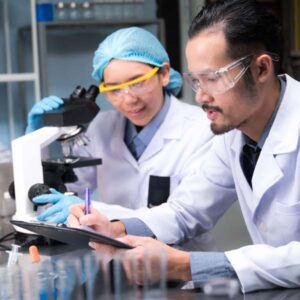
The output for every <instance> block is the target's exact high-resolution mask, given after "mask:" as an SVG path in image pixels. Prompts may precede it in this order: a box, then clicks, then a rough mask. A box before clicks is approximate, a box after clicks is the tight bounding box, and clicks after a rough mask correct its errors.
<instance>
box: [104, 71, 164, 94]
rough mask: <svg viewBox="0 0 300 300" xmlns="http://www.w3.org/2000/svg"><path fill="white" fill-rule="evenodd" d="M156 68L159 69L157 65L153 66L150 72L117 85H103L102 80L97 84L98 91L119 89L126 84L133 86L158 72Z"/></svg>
mask: <svg viewBox="0 0 300 300" xmlns="http://www.w3.org/2000/svg"><path fill="white" fill-rule="evenodd" d="M158 70H159V67H154V68H153V69H152V70H151V71H150V72H148V73H146V74H145V75H142V76H140V77H138V78H136V79H133V80H130V81H128V82H124V83H120V84H117V85H105V82H104V81H103V82H101V83H100V85H99V91H100V93H103V92H109V91H115V90H120V89H122V88H124V87H127V86H128V87H129V86H130V87H133V86H134V85H137V83H140V82H142V81H145V80H147V79H150V78H151V77H152V76H154V75H155V74H156V73H157V72H158Z"/></svg>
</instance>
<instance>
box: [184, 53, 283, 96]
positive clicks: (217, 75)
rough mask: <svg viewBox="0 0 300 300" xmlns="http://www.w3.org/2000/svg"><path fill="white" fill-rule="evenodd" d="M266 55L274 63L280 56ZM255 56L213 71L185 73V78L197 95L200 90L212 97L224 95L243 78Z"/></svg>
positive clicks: (248, 56) (245, 57) (250, 55)
mask: <svg viewBox="0 0 300 300" xmlns="http://www.w3.org/2000/svg"><path fill="white" fill-rule="evenodd" d="M263 54H264V53H263ZM266 54H269V55H270V56H271V57H272V59H273V60H274V61H278V60H279V56H278V55H277V54H274V53H266ZM254 56H255V55H254V54H249V55H247V56H244V57H242V58H240V59H238V60H236V61H234V62H232V63H230V64H228V65H226V66H224V67H222V68H219V69H216V70H213V71H207V72H202V73H201V72H199V73H193V72H186V73H183V76H184V77H185V79H186V81H187V82H188V84H189V85H190V86H191V87H192V89H193V90H194V91H195V92H196V93H197V91H198V90H199V89H201V90H202V91H204V92H206V93H208V94H211V95H217V94H223V93H225V92H227V91H228V90H230V89H232V88H233V87H234V86H235V85H236V83H237V82H238V81H239V80H240V79H241V78H242V77H243V75H244V74H245V73H246V71H247V70H248V68H249V67H250V64H251V61H252V59H253V57H254Z"/></svg>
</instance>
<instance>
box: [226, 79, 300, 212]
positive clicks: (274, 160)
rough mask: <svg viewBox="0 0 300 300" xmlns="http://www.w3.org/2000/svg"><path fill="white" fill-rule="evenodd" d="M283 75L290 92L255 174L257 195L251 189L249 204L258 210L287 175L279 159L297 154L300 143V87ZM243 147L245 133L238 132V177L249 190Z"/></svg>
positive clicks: (281, 107) (236, 145)
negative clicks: (241, 156)
mask: <svg viewBox="0 0 300 300" xmlns="http://www.w3.org/2000/svg"><path fill="white" fill-rule="evenodd" d="M283 76H285V77H286V82H287V85H286V91H285V94H284V96H283V99H282V103H281V105H280V107H279V109H278V112H277V115H276V118H275V120H274V123H273V125H272V127H271V130H270V133H269V135H268V137H267V139H266V141H265V144H264V146H263V148H262V150H261V154H260V157H259V159H258V161H257V164H256V168H255V170H254V173H253V178H252V182H253V193H251V190H250V188H249V192H250V194H251V195H252V199H251V203H248V204H249V206H251V207H252V209H253V208H254V211H255V209H256V208H257V206H258V204H260V203H261V202H262V201H263V196H264V194H265V193H266V191H267V190H269V189H270V187H271V186H273V185H275V184H276V183H277V182H278V181H280V179H281V178H282V177H283V176H284V174H283V172H282V170H281V168H280V166H279V165H278V158H279V157H280V155H284V154H287V153H290V152H293V151H295V149H296V147H297V144H298V139H299V137H298V127H299V125H298V123H299V115H300V107H299V99H298V95H299V94H300V88H299V86H300V84H299V82H297V81H295V80H294V79H292V78H291V77H289V76H288V75H283ZM229 134H230V133H229ZM242 146H243V137H242V133H241V132H237V130H236V132H235V137H234V139H233V142H232V144H231V150H232V151H234V152H235V165H236V166H239V169H238V170H237V176H238V178H239V179H240V184H241V185H242V186H244V187H245V185H246V184H247V182H246V179H245V177H244V174H243V172H242V170H241V167H240V164H239V154H240V151H241V148H242ZM268 170H272V171H271V172H270V171H268ZM253 206H254V207H253Z"/></svg>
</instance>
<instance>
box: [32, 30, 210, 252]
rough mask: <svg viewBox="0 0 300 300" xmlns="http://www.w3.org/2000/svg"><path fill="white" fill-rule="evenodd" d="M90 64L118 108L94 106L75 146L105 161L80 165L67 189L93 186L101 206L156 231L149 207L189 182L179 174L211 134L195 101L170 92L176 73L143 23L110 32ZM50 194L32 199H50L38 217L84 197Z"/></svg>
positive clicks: (192, 164) (51, 101)
mask: <svg viewBox="0 0 300 300" xmlns="http://www.w3.org/2000/svg"><path fill="white" fill-rule="evenodd" d="M93 69H94V70H93V73H92V76H93V78H94V79H95V80H96V81H97V82H98V83H99V89H100V92H102V93H104V94H105V96H106V99H107V100H108V101H109V102H110V103H111V104H112V105H113V106H114V108H115V111H108V112H100V113H98V115H97V116H96V117H95V119H94V120H93V121H92V122H91V124H90V125H89V128H88V130H87V133H86V135H87V137H88V138H89V140H90V143H89V144H88V145H87V146H86V147H84V148H83V147H81V148H74V151H73V154H74V155H84V156H87V155H90V156H93V157H101V158H102V161H103V164H102V165H100V166H97V167H88V168H79V169H77V170H76V175H77V176H78V181H77V182H76V183H75V184H69V185H68V190H72V191H75V192H77V193H78V195H79V196H80V197H82V196H83V193H84V190H85V188H86V187H89V188H90V189H91V190H93V191H94V190H96V189H97V191H98V198H99V199H98V200H99V201H97V202H96V201H95V202H94V203H93V205H94V206H95V207H96V208H97V209H98V210H99V211H100V212H101V213H103V214H104V215H106V216H108V218H109V219H122V220H123V219H124V223H126V222H127V221H128V220H127V221H125V218H126V219H128V218H137V217H138V219H139V221H140V222H143V223H144V224H146V226H148V227H149V228H150V229H151V230H152V232H153V233H154V235H155V236H157V237H158V238H159V233H160V232H161V230H162V228H159V226H157V224H153V222H151V216H150V217H149V215H148V214H147V212H148V211H149V209H151V207H153V206H157V205H164V203H165V202H166V201H168V197H169V195H170V194H171V193H173V192H174V191H178V190H180V189H182V190H184V189H185V188H187V187H185V184H184V178H185V177H186V176H187V175H189V174H191V173H193V172H194V171H195V170H197V169H199V168H201V166H202V164H203V161H204V156H205V154H206V153H207V152H208V149H209V147H210V144H211V140H212V137H213V134H212V132H211V131H210V129H209V122H208V121H207V120H206V118H205V116H204V114H203V112H202V110H201V109H200V108H198V107H195V106H192V105H188V104H185V103H183V102H180V101H179V100H178V99H177V98H176V97H175V96H176V95H177V94H178V93H179V91H180V89H181V86H182V79H181V76H180V74H179V73H178V72H176V71H175V70H173V69H172V68H171V67H170V61H169V57H168V54H167V53H166V51H165V49H164V48H163V46H162V45H161V43H160V42H159V41H158V39H157V38H156V37H155V36H154V35H152V34H151V33H150V32H148V31H146V30H144V29H141V28H137V27H131V28H125V29H120V30H118V31H116V32H114V33H112V34H111V35H110V36H108V37H107V38H106V39H105V40H104V41H103V42H102V43H100V45H99V47H98V49H97V50H96V52H95V55H94V60H93ZM43 102H44V103H45V102H47V108H46V109H52V108H56V107H58V106H60V105H63V101H62V100H61V99H60V98H58V97H55V96H50V97H48V98H46V99H44V100H42V101H41V103H43ZM36 105H37V106H39V104H36ZM41 106H42V105H40V106H39V107H41ZM33 111H39V112H40V111H41V110H37V109H35V108H33ZM38 117H40V114H33V113H30V114H29V126H28V130H27V131H32V130H35V129H37V128H38V127H37V126H35V124H36V123H37V119H38ZM32 120H34V121H35V122H32ZM52 193H53V194H51V195H42V196H39V197H36V198H34V202H36V203H41V202H52V203H54V205H53V206H52V207H50V208H49V209H48V210H46V211H45V212H44V213H42V214H41V215H40V216H39V219H40V220H45V219H47V220H48V221H52V222H62V221H65V220H66V218H67V216H68V214H69V209H68V207H69V206H70V205H71V204H73V203H77V202H80V201H81V200H80V199H79V198H77V197H74V196H72V197H68V196H64V195H63V194H60V193H58V192H56V191H52ZM166 213H167V212H166ZM53 214H55V215H54V217H53ZM50 216H51V217H50ZM166 216H167V214H166ZM49 217H50V218H49ZM129 223H130V222H129V221H128V224H127V223H126V224H127V225H125V226H130V224H129ZM141 234H142V233H141ZM204 244H205V242H204V243H203V245H204ZM203 247H204V248H205V246H203Z"/></svg>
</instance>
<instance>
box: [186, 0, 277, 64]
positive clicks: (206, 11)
mask: <svg viewBox="0 0 300 300" xmlns="http://www.w3.org/2000/svg"><path fill="white" fill-rule="evenodd" d="M214 27H215V29H219V28H220V29H222V30H223V32H224V35H225V38H226V41H227V44H228V49H227V50H228V55H229V56H230V57H232V58H238V57H241V56H243V55H246V54H249V52H251V51H252V52H255V51H257V50H266V51H269V52H273V53H276V54H280V48H281V47H280V32H281V26H280V23H279V21H278V19H277V18H276V17H275V16H274V15H273V14H272V13H271V12H269V11H268V10H266V9H265V8H264V7H263V6H262V5H260V4H259V3H257V1H255V0H223V1H216V2H213V3H211V4H209V5H207V6H205V7H203V8H202V10H201V11H200V12H199V13H198V14H197V15H196V16H195V18H194V19H193V21H192V24H191V26H190V28H189V32H188V34H189V38H190V39H192V38H193V37H195V36H196V35H197V34H198V33H200V32H201V31H204V30H206V29H208V30H209V29H214Z"/></svg>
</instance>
